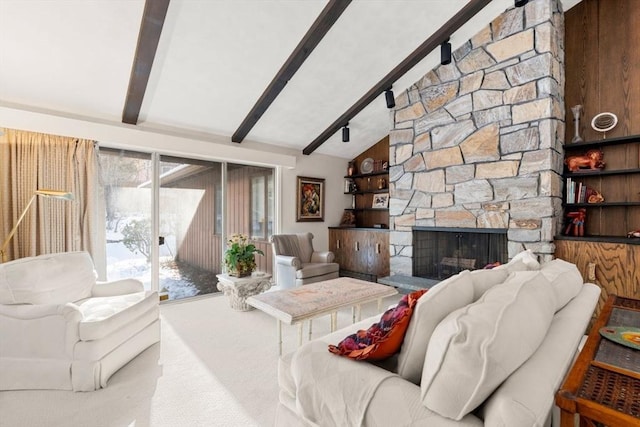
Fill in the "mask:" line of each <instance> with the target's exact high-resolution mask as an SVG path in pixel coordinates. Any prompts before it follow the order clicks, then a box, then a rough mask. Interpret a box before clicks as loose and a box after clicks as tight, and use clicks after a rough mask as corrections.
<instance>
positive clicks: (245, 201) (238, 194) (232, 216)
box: [227, 166, 273, 274]
mask: <svg viewBox="0 0 640 427" xmlns="http://www.w3.org/2000/svg"><path fill="white" fill-rule="evenodd" d="M256 174H264V168H259V167H250V166H241V167H237V168H231V167H230V168H229V170H228V172H227V194H228V201H229V203H228V208H227V234H228V235H229V236H230V235H232V234H235V233H240V234H246V235H248V236H251V177H252V176H254V175H256ZM267 239H268V236H267ZM251 243H253V244H254V245H256V247H257V248H258V249H260V250H262V252H264V256H260V255H257V256H256V265H257V269H258V271H264V272H266V273H269V274H272V272H273V251H272V250H271V244H270V243H269V241H268V240H262V239H261V240H251Z"/></svg>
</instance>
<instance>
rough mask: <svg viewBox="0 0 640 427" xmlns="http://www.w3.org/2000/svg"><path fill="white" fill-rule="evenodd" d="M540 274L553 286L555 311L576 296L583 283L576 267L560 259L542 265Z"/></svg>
mask: <svg viewBox="0 0 640 427" xmlns="http://www.w3.org/2000/svg"><path fill="white" fill-rule="evenodd" d="M540 272H541V273H542V274H544V277H546V278H547V280H548V281H549V282H551V285H552V286H553V291H554V292H555V294H556V311H558V310H560V309H561V308H562V307H564V306H565V305H567V303H568V302H569V301H571V300H572V299H573V297H575V296H576V295H578V292H580V290H581V289H582V285H583V283H584V280H583V279H582V275H581V274H580V271H579V270H578V267H576V266H575V264H571V263H570V262H567V261H563V260H561V259H554V260H553V261H549V262H547V263H545V264H543V265H542V267H541V268H540Z"/></svg>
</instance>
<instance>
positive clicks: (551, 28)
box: [389, 0, 565, 275]
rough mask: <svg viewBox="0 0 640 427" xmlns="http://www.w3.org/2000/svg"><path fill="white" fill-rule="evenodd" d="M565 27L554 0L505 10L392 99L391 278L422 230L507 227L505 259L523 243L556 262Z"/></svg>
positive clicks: (405, 270)
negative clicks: (449, 57)
mask: <svg viewBox="0 0 640 427" xmlns="http://www.w3.org/2000/svg"><path fill="white" fill-rule="evenodd" d="M563 31H564V18H563V13H562V10H561V5H560V3H559V1H558V0H536V1H533V2H529V3H528V4H527V5H526V6H525V7H521V8H514V9H509V10H507V11H505V12H504V13H503V14H502V15H501V16H499V17H498V18H496V19H495V20H494V21H493V22H492V23H491V24H490V25H489V26H488V27H486V28H484V29H483V30H482V31H481V32H479V33H478V34H476V35H475V36H474V37H473V38H472V39H470V40H468V41H467V42H466V43H465V44H464V45H463V46H462V47H460V48H459V49H457V50H456V51H455V52H454V53H453V60H452V62H451V64H449V65H442V66H438V67H437V68H435V69H433V70H431V71H429V72H428V73H427V74H426V75H425V76H424V77H423V78H422V79H421V80H420V81H418V82H417V83H415V84H414V85H413V86H411V87H410V88H409V89H408V90H407V91H405V92H404V93H402V94H399V96H398V97H397V98H396V108H395V110H394V112H393V124H394V125H393V129H392V131H391V133H390V153H389V154H390V169H389V182H390V207H389V216H390V249H391V260H390V261H391V271H392V273H393V274H402V275H412V274H413V267H414V260H413V255H414V248H415V245H416V241H415V240H414V234H413V230H414V229H415V228H419V227H429V228H435V229H438V228H441V229H443V228H450V227H458V228H465V229H502V230H504V232H505V233H506V239H507V254H508V258H512V257H513V256H515V255H516V254H517V253H518V252H520V251H522V250H524V249H531V250H532V251H533V252H534V253H535V254H537V255H538V257H539V258H540V259H541V260H542V261H544V260H548V259H550V258H551V257H552V255H553V252H554V244H553V237H554V235H555V234H556V229H557V228H558V227H559V226H560V223H561V220H562V203H561V201H562V179H561V175H560V174H561V173H562V145H563V140H564V117H565V113H564V101H563V91H564V41H563V40H564V34H563ZM480 268H481V267H480Z"/></svg>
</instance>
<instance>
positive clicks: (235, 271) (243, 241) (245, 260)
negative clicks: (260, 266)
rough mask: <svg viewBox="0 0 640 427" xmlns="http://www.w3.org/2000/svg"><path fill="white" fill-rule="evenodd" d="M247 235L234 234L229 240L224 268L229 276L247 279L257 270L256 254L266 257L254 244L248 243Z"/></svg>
mask: <svg viewBox="0 0 640 427" xmlns="http://www.w3.org/2000/svg"><path fill="white" fill-rule="evenodd" d="M248 240H249V238H248V237H247V236H246V235H245V234H233V235H232V236H231V237H230V238H229V240H227V250H226V251H225V253H224V266H225V269H226V271H227V274H228V275H229V276H235V277H245V276H249V275H251V273H252V272H253V271H254V270H255V269H256V260H255V254H260V255H264V252H262V251H261V250H260V249H258V248H256V247H255V245H254V244H252V243H248Z"/></svg>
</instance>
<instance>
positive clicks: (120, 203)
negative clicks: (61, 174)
mask: <svg viewBox="0 0 640 427" xmlns="http://www.w3.org/2000/svg"><path fill="white" fill-rule="evenodd" d="M100 165H101V172H102V181H103V184H104V194H105V207H106V219H107V221H106V223H107V224H106V235H107V279H108V280H115V279H119V278H127V277H134V278H137V279H140V280H142V282H143V283H144V285H145V288H146V289H156V290H158V291H160V292H162V293H165V294H166V295H167V296H168V298H169V299H170V300H175V299H181V298H186V297H192V296H196V295H203V294H207V293H211V292H217V287H216V285H217V277H216V274H219V273H221V272H222V258H223V254H224V250H225V242H226V240H227V237H225V236H231V235H233V234H236V233H239V234H245V235H247V236H248V238H249V239H250V241H251V242H252V243H254V244H255V245H256V246H257V247H258V248H259V249H261V250H262V251H263V252H264V253H265V255H264V256H260V255H258V256H256V264H257V268H258V270H259V271H264V272H266V273H271V272H272V259H273V258H272V251H271V247H270V244H269V236H271V234H273V232H274V224H275V218H274V216H275V215H274V206H275V203H274V196H275V190H274V169H272V168H264V167H257V166H247V165H241V164H231V163H229V164H225V163H219V162H211V161H202V160H193V159H186V158H178V157H170V156H163V155H157V154H149V153H137V152H132V151H126V150H116V149H108V148H101V149H100ZM154 177H157V178H154ZM225 189H226V191H224V192H223V190H225ZM224 204H226V208H224V207H223V205H224ZM223 227H226V230H225V229H223Z"/></svg>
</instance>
